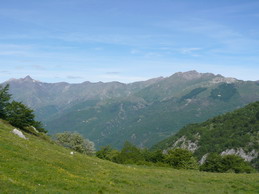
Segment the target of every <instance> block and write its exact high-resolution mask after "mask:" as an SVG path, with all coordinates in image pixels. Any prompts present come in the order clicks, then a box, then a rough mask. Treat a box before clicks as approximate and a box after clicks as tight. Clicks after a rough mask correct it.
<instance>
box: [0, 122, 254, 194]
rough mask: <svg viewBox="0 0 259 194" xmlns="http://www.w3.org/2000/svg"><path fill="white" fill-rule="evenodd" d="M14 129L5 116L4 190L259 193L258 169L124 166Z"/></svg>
mask: <svg viewBox="0 0 259 194" xmlns="http://www.w3.org/2000/svg"><path fill="white" fill-rule="evenodd" d="M12 129H13V127H12V126H10V125H7V124H4V122H3V121H0V193H25V192H26V193H36V192H37V193H38V192H40V193H259V174H258V173H256V174H232V173H227V174H217V173H205V172H199V171H186V170H174V169H171V168H162V167H161V168H158V167H145V166H124V165H119V164H114V163H111V162H108V161H103V160H100V159H98V158H96V157H89V156H86V155H82V154H78V153H76V154H74V155H71V154H70V150H68V149H65V148H63V147H60V146H58V145H56V144H54V143H52V142H50V141H46V140H44V139H43V138H39V137H36V136H32V135H29V134H25V135H26V137H28V138H29V139H27V140H25V139H21V138H19V137H18V136H15V135H14V134H12V133H11V132H10V131H11V130H12Z"/></svg>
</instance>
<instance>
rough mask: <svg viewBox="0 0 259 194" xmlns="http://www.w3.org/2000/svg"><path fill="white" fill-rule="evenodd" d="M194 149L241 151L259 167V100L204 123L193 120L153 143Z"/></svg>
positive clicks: (203, 152) (202, 151)
mask: <svg viewBox="0 0 259 194" xmlns="http://www.w3.org/2000/svg"><path fill="white" fill-rule="evenodd" d="M176 147H181V148H186V149H189V150H191V151H193V152H194V153H195V154H196V156H197V157H198V158H200V159H201V158H202V157H203V156H206V154H208V153H212V152H215V153H221V154H237V155H240V156H241V157H243V158H244V159H245V160H247V161H251V162H252V163H253V164H254V165H256V166H257V168H259V102H255V103H251V104H249V105H247V106H246V107H244V108H241V109H238V110H235V111H233V112H230V113H226V114H223V115H220V116H217V117H214V118H212V119H209V120H207V121H206V122H203V123H198V124H190V125H187V126H186V127H184V128H182V129H181V130H180V131H179V132H178V133H176V134H175V135H173V136H171V137H169V138H167V139H165V140H164V141H162V142H160V143H158V144H156V145H155V146H153V149H163V150H168V149H172V148H176Z"/></svg>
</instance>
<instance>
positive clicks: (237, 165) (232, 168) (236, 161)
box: [222, 155, 254, 173]
mask: <svg viewBox="0 0 259 194" xmlns="http://www.w3.org/2000/svg"><path fill="white" fill-rule="evenodd" d="M222 164H223V170H224V172H235V173H244V172H246V173H251V172H253V171H254V169H253V168H252V167H251V165H250V164H249V163H248V162H245V160H244V159H243V158H241V157H240V156H237V155H226V156H223V157H222Z"/></svg>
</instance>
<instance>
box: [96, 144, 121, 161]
mask: <svg viewBox="0 0 259 194" xmlns="http://www.w3.org/2000/svg"><path fill="white" fill-rule="evenodd" d="M119 154H120V152H119V151H118V150H114V149H112V147H111V146H109V145H108V146H104V147H102V148H101V149H100V150H99V151H97V152H96V156H97V157H98V158H100V159H104V160H109V161H112V162H118V161H117V157H118V155H119Z"/></svg>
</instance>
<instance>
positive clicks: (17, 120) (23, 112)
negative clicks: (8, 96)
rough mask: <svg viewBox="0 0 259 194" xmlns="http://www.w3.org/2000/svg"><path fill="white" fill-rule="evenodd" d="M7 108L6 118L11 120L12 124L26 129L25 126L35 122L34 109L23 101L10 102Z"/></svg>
mask: <svg viewBox="0 0 259 194" xmlns="http://www.w3.org/2000/svg"><path fill="white" fill-rule="evenodd" d="M6 109H7V115H6V117H7V119H6V120H7V121H9V122H10V124H11V125H13V126H15V127H18V128H20V129H24V128H25V127H28V126H31V125H33V124H34V114H33V110H31V109H29V108H28V107H26V106H25V105H24V104H22V103H21V102H16V101H13V102H11V103H9V104H8V106H7V108H6Z"/></svg>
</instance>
